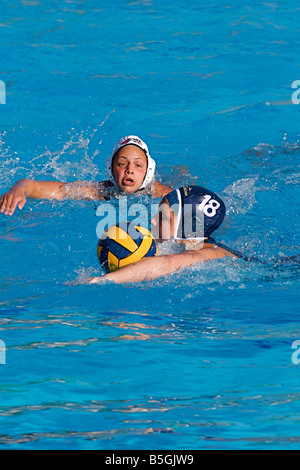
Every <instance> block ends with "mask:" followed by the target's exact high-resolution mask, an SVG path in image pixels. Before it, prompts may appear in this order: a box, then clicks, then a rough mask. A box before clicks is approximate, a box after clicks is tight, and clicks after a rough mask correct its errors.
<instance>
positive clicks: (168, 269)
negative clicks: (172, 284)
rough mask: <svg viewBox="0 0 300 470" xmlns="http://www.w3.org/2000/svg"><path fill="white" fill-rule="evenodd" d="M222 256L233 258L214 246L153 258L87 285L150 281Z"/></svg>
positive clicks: (91, 281)
mask: <svg viewBox="0 0 300 470" xmlns="http://www.w3.org/2000/svg"><path fill="white" fill-rule="evenodd" d="M224 256H232V257H235V256H234V255H232V254H231V253H230V252H229V251H226V250H224V249H222V248H219V247H215V246H210V247H207V248H203V249H202V250H195V251H186V252H184V253H178V254H176V255H164V256H153V257H150V258H144V259H142V260H140V261H137V262H136V263H133V264H130V265H128V266H125V267H124V268H121V269H118V270H117V271H114V272H112V273H108V274H105V275H104V276H99V277H91V278H89V280H88V283H89V284H97V283H101V282H103V281H105V280H108V281H113V282H115V283H116V284H123V283H128V282H142V281H150V280H153V279H156V278H158V277H161V276H166V275H167V274H171V273H173V272H176V271H178V269H180V268H184V267H188V266H193V265H194V264H197V263H201V262H204V261H208V260H211V259H216V258H223V257H224Z"/></svg>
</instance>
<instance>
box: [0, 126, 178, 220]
mask: <svg viewBox="0 0 300 470" xmlns="http://www.w3.org/2000/svg"><path fill="white" fill-rule="evenodd" d="M106 171H107V176H108V180H106V181H100V182H86V181H85V182H80V181H75V182H73V183H63V182H59V181H35V180H31V179H22V180H19V181H18V182H17V183H16V184H15V185H14V186H13V187H12V188H11V189H10V190H9V191H8V192H7V193H5V194H3V196H2V197H1V199H0V212H2V213H4V214H5V215H13V213H14V211H15V209H16V207H18V208H19V209H23V207H24V205H25V204H26V199H27V198H32V199H58V200H60V199H63V198H70V199H87V200H93V199H95V200H96V199H97V200H103V199H110V198H111V197H112V196H114V194H115V193H120V192H121V193H124V194H128V195H130V194H136V193H139V192H144V193H146V194H149V195H150V196H152V197H163V196H164V195H165V194H168V193H169V192H170V191H172V188H170V187H168V186H166V185H164V184H162V183H160V182H158V181H155V177H154V175H155V161H154V160H153V159H152V158H151V156H150V153H149V149H148V147H147V145H146V144H145V142H143V141H142V140H141V139H140V138H139V137H137V136H134V135H131V136H127V137H123V138H122V139H120V140H119V142H117V144H116V145H115V147H114V149H113V151H112V154H111V156H110V157H109V158H108V159H107V161H106Z"/></svg>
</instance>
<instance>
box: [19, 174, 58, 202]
mask: <svg viewBox="0 0 300 470" xmlns="http://www.w3.org/2000/svg"><path fill="white" fill-rule="evenodd" d="M64 185H65V183H62V182H59V181H36V180H31V179H29V178H24V179H21V180H19V181H17V182H16V183H15V185H14V186H13V187H12V188H11V189H10V192H16V191H18V192H19V191H21V192H23V194H24V196H25V197H26V198H31V199H43V198H45V199H61V198H62V197H63V196H64V194H65V191H64Z"/></svg>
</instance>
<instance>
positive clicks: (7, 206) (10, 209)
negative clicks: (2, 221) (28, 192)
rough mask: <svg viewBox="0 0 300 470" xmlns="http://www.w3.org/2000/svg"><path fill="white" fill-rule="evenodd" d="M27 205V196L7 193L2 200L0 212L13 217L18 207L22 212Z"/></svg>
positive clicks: (0, 200)
mask: <svg viewBox="0 0 300 470" xmlns="http://www.w3.org/2000/svg"><path fill="white" fill-rule="evenodd" d="M25 204H26V198H25V196H14V195H13V194H10V193H6V194H3V196H2V197H1V199H0V212H1V213H2V214H4V215H13V213H14V212H15V210H16V207H17V206H18V207H19V209H20V210H21V209H23V207H24V206H25Z"/></svg>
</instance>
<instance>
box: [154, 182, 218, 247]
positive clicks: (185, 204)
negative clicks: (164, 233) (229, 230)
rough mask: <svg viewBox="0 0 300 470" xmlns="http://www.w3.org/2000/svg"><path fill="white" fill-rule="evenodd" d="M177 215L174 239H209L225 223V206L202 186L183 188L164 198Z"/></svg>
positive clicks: (216, 196)
mask: <svg viewBox="0 0 300 470" xmlns="http://www.w3.org/2000/svg"><path fill="white" fill-rule="evenodd" d="M164 201H167V202H168V204H169V205H170V207H171V209H172V210H173V211H174V213H175V214H176V215H177V218H176V224H175V230H174V239H175V240H187V239H189V240H191V239H202V240H205V239H207V238H208V237H209V236H210V235H211V234H212V233H213V232H214V231H215V230H216V229H217V228H218V227H219V226H220V225H221V223H222V222H223V219H224V217H225V212H226V208H225V204H224V202H223V201H222V199H221V198H220V197H219V196H218V195H217V194H215V193H214V192H212V191H210V190H209V189H206V188H203V187H202V186H183V187H181V188H178V189H175V190H174V191H172V192H171V193H169V194H167V196H165V197H164V199H163V200H162V202H164Z"/></svg>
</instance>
